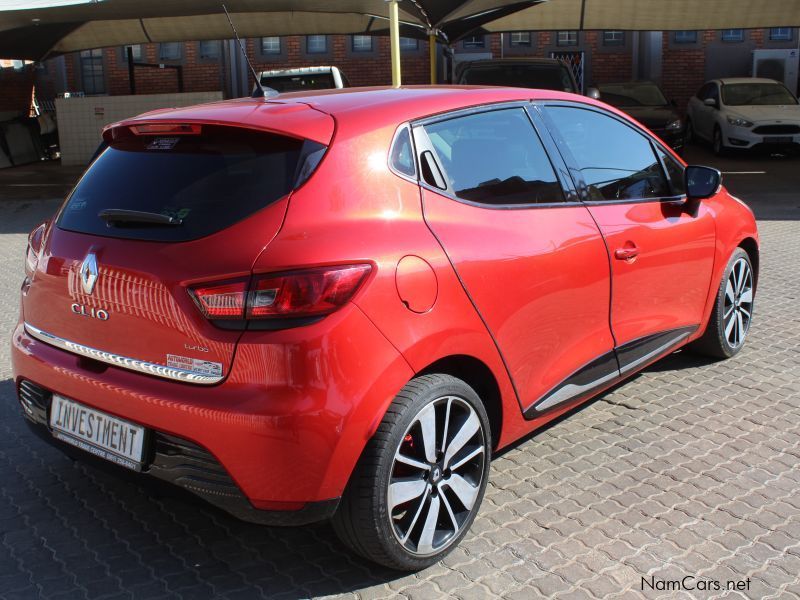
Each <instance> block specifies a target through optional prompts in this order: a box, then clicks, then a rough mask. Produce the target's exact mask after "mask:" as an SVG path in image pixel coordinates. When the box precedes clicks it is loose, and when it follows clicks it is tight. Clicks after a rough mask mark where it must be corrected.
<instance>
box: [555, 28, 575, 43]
mask: <svg viewBox="0 0 800 600" xmlns="http://www.w3.org/2000/svg"><path fill="white" fill-rule="evenodd" d="M577 45H578V32H577V31H559V32H558V33H557V34H556V46H577Z"/></svg>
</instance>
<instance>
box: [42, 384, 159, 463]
mask: <svg viewBox="0 0 800 600" xmlns="http://www.w3.org/2000/svg"><path fill="white" fill-rule="evenodd" d="M50 428H51V429H52V432H53V436H54V437H56V438H57V439H59V440H61V441H62V442H66V443H67V444H72V445H73V446H75V447H77V448H80V449H81V450H85V451H86V452H90V453H92V454H94V455H95V456H99V457H100V458H104V459H106V460H109V461H111V462H114V463H116V464H118V465H121V466H123V467H127V468H128V469H133V470H134V471H141V470H142V459H143V456H144V434H145V428H144V427H142V426H141V425H134V424H133V423H130V422H128V421H125V420H124V419H120V418H118V417H113V416H111V415H109V414H106V413H104V412H102V411H99V410H95V409H93V408H89V407H88V406H84V405H83V404H81V403H79V402H75V400H70V399H69V398H64V397H63V396H59V395H58V394H53V402H52V404H51V405H50Z"/></svg>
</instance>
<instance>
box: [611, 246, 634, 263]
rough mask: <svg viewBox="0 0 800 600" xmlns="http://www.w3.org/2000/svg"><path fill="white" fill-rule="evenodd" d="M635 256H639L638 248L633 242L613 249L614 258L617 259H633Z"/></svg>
mask: <svg viewBox="0 0 800 600" xmlns="http://www.w3.org/2000/svg"><path fill="white" fill-rule="evenodd" d="M637 256H639V248H638V246H636V245H635V244H631V245H626V246H625V247H624V248H617V249H616V250H614V258H616V259H617V260H633V259H634V258H636V257H637Z"/></svg>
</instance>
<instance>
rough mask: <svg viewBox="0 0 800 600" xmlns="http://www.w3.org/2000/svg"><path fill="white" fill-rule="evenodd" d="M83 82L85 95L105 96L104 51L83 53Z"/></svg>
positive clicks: (84, 51)
mask: <svg viewBox="0 0 800 600" xmlns="http://www.w3.org/2000/svg"><path fill="white" fill-rule="evenodd" d="M81 82H82V83H83V93H84V94H87V95H91V94H105V92H106V80H105V76H104V73H103V50H102V49H100V48H96V49H94V50H83V51H81Z"/></svg>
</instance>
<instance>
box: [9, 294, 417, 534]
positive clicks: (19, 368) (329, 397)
mask: <svg viewBox="0 0 800 600" xmlns="http://www.w3.org/2000/svg"><path fill="white" fill-rule="evenodd" d="M12 363H13V367H14V375H15V381H16V385H17V388H18V390H20V389H21V388H20V385H23V386H28V385H30V384H27V383H26V384H23V382H24V381H27V382H31V383H32V384H35V385H36V386H38V387H39V388H42V389H43V392H42V394H43V396H44V398H43V400H42V406H41V408H40V413H39V414H38V415H36V414H34V415H31V414H30V411H25V410H22V409H21V411H22V412H23V413H27V414H26V417H27V418H28V420H29V421H30V423H31V425H32V426H33V427H34V429H36V430H37V433H39V434H40V436H42V437H43V438H44V439H46V440H47V441H48V442H50V443H53V444H55V445H56V446H59V447H61V448H63V447H64V445H63V444H62V443H61V442H58V441H57V440H55V439H53V437H52V435H50V431H49V426H48V424H47V423H48V419H47V411H48V409H49V394H50V392H51V391H54V392H57V393H59V394H61V395H63V396H66V397H69V398H73V399H75V400H77V401H79V402H81V403H83V404H86V405H88V406H91V407H93V408H96V409H98V410H102V411H105V412H108V413H110V414H112V415H116V416H118V417H122V418H124V419H127V420H129V421H133V422H135V423H138V424H141V425H143V426H145V427H147V428H148V430H150V431H151V432H153V435H151V436H150V441H149V442H148V444H149V447H148V448H147V449H146V453H145V456H146V461H145V465H144V467H143V473H142V475H136V474H135V473H133V472H131V474H132V475H134V476H138V477H140V478H145V479H146V478H148V477H150V478H154V479H160V480H162V481H167V482H169V483H172V484H175V485H177V486H179V487H181V488H183V489H186V490H188V491H190V492H191V493H193V494H195V495H197V496H199V497H201V498H203V499H204V500H206V501H208V502H210V503H211V504H214V505H216V506H219V507H220V508H223V509H224V510H226V511H228V512H230V513H231V514H234V515H235V516H237V517H240V518H243V519H245V520H248V521H254V522H259V523H266V524H302V523H308V522H312V521H315V520H321V519H324V518H326V517H329V516H330V515H331V514H332V513H333V511H334V510H335V508H336V505H337V503H338V498H339V497H340V496H341V494H342V492H343V490H344V487H345V485H346V483H347V480H348V479H349V476H350V473H351V472H352V469H353V467H354V466H355V463H356V461H357V460H358V457H359V456H360V454H361V451H362V449H363V447H364V445H365V444H366V441H367V440H368V439H369V437H370V436H371V435H372V433H373V431H374V429H375V428H376V427H377V425H378V423H379V422H380V419H381V418H382V416H383V414H384V412H385V410H386V408H387V407H388V404H389V403H390V402H391V401H392V399H393V398H394V395H395V394H396V393H397V390H399V389H400V388H401V387H402V386H403V385H404V384H405V382H406V381H407V380H408V379H409V378H410V377H411V376H412V373H411V370H410V368H409V367H408V365H407V363H406V362H405V361H404V360H403V358H402V357H401V356H400V355H399V353H398V352H397V351H396V350H395V349H394V348H393V347H392V346H391V345H390V344H389V343H388V342H387V341H386V339H385V338H384V337H383V336H382V335H381V334H380V333H379V332H378V331H377V329H376V328H375V327H374V326H373V325H372V323H371V322H370V321H369V320H368V319H367V318H366V317H365V316H364V314H363V313H361V311H360V310H359V309H358V308H357V307H355V306H349V307H347V308H346V309H343V310H342V311H340V312H339V313H337V314H335V315H332V316H331V317H329V318H328V319H325V320H324V321H322V322H320V323H317V324H315V325H311V326H308V327H301V328H297V329H292V330H286V331H280V332H247V333H245V334H243V336H242V340H241V342H240V344H239V346H238V348H237V356H236V359H235V361H234V364H233V366H232V369H231V372H230V374H229V375H228V377H227V379H226V380H225V381H224V382H222V383H220V384H219V385H216V386H198V385H192V384H187V383H180V382H175V381H168V380H164V379H160V378H157V377H153V376H148V375H143V374H140V373H136V372H132V371H128V370H125V369H122V368H119V367H114V366H109V365H106V364H103V363H99V362H97V361H93V360H91V359H88V358H86V357H80V356H77V355H75V354H72V353H70V352H66V351H64V350H61V349H58V348H55V347H52V346H50V345H48V344H45V343H43V342H41V341H39V340H36V339H34V338H32V337H31V336H29V335H28V334H27V333H26V332H25V330H24V327H23V325H22V324H20V325H18V327H17V328H16V330H15V331H14V334H13V340H12ZM166 447H169V449H167V450H165V449H164V448H166ZM176 448H177V449H176ZM69 453H70V454H73V455H75V454H76V453H77V455H78V456H80V457H82V458H87V459H88V458H90V457H91V455H90V454H89V453H87V452H83V451H80V450H74V449H72V448H71V447H70V448H69ZM187 456H188V457H189V458H188V459H187V458H186V457H187ZM165 457H166V458H165ZM176 457H177V458H176ZM198 461H199V462H198ZM200 467H202V468H200ZM113 468H114V469H115V470H118V471H125V472H127V470H126V469H123V468H122V467H116V466H114V467H113ZM187 473H189V475H187ZM192 474H193V475H192Z"/></svg>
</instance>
